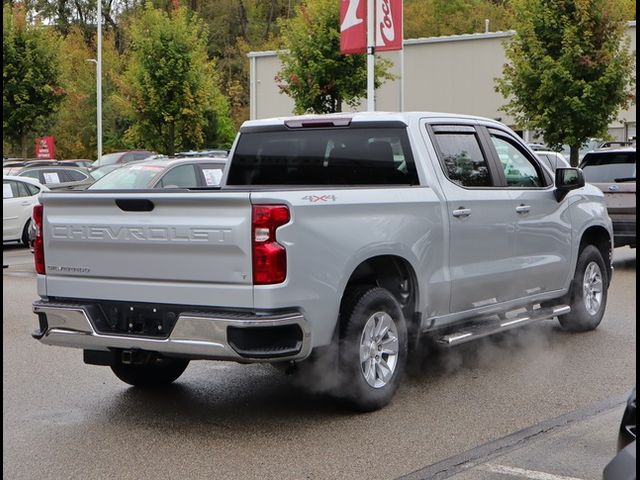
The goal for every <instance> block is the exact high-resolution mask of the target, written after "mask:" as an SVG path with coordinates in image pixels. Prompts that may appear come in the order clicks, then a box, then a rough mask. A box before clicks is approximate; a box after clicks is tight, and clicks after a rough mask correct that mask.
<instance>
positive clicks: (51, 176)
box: [44, 172, 60, 183]
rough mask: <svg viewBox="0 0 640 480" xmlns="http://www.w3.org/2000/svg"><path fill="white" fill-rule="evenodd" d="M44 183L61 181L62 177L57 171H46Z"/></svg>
mask: <svg viewBox="0 0 640 480" xmlns="http://www.w3.org/2000/svg"><path fill="white" fill-rule="evenodd" d="M44 183H60V177H59V176H58V174H57V173H55V172H49V173H45V174H44Z"/></svg>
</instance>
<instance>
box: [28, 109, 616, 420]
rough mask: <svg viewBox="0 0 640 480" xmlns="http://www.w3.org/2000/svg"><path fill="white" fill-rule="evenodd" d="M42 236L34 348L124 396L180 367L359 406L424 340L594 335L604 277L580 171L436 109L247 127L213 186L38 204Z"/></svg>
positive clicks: (174, 374)
mask: <svg viewBox="0 0 640 480" xmlns="http://www.w3.org/2000/svg"><path fill="white" fill-rule="evenodd" d="M186 173H187V172H185V174H186ZM34 220H35V223H36V226H37V236H36V240H35V247H34V250H35V252H34V253H35V255H34V256H35V263H36V271H37V274H38V275H37V285H38V294H39V296H40V299H39V300H37V301H36V302H35V303H34V304H33V311H34V312H35V313H36V314H37V316H38V321H39V327H38V329H37V330H36V331H35V332H34V333H33V336H34V337H35V338H36V339H38V340H39V341H40V342H42V343H44V344H47V345H57V346H64V347H73V348H79V349H82V350H83V355H84V361H85V362H86V363H89V364H95V365H105V366H109V367H110V368H111V369H112V370H113V372H114V373H115V375H117V376H118V377H119V378H120V379H121V380H123V381H124V382H126V383H129V384H131V385H134V386H149V385H160V384H167V383H170V382H173V381H174V380H176V379H177V378H178V377H179V376H180V375H181V374H182V373H183V371H184V370H185V368H186V367H187V364H188V363H189V361H191V360H231V361H237V362H241V363H252V362H268V363H271V364H274V365H276V366H281V367H285V368H283V369H286V370H289V371H292V372H298V374H299V375H302V374H303V375H312V374H313V375H321V376H324V378H325V379H327V380H329V379H334V380H335V381H334V382H333V387H332V388H333V391H334V392H336V393H337V394H338V395H340V396H341V397H342V398H344V399H346V400H347V401H348V402H350V403H351V404H352V405H353V406H354V407H356V408H357V409H360V410H373V409H377V408H381V407H382V406H384V405H386V404H387V403H388V402H389V401H390V399H391V398H392V396H393V394H394V392H395V391H396V389H397V388H398V384H399V381H400V379H401V376H402V373H403V370H404V368H405V365H406V362H407V358H408V357H409V355H410V354H412V352H414V351H415V352H418V351H419V349H420V348H422V346H424V345H426V344H428V345H433V342H434V341H435V342H438V343H439V344H440V345H443V346H455V345H458V344H461V343H464V342H467V341H470V340H473V339H476V338H480V337H484V336H486V335H491V334H495V333H498V332H503V331H505V330H509V329H512V328H516V327H520V326H523V325H527V324H530V323H531V322H536V321H540V320H543V319H551V318H554V317H557V319H558V320H559V322H560V325H561V326H562V327H563V328H564V329H566V330H570V331H577V332H579V331H586V330H592V329H595V328H596V327H597V326H598V324H599V323H600V321H601V319H602V317H603V314H604V311H605V306H606V301H607V288H608V286H609V283H610V279H611V274H612V266H611V255H612V245H613V240H612V239H613V233H612V225H611V220H610V218H609V216H608V215H607V210H606V205H605V202H604V199H603V194H602V192H601V191H600V190H599V189H598V188H596V187H595V186H592V185H589V184H585V182H584V178H583V176H582V172H581V170H579V169H575V168H559V169H557V170H556V171H555V172H552V171H551V170H549V169H548V167H546V166H545V165H544V164H543V163H542V162H540V160H539V159H538V158H537V157H536V156H535V154H534V153H533V152H532V151H531V150H530V149H529V148H528V147H527V146H526V144H525V143H523V141H522V140H521V139H520V138H519V137H518V136H517V135H516V134H514V132H513V131H511V130H510V129H509V128H507V127H506V126H504V125H502V124H501V123H498V122H495V121H492V120H488V119H485V118H479V117H471V116H460V115H449V114H440V113H424V112H423V113H420V112H413V113H352V114H337V115H330V116H297V117H291V118H278V119H270V120H259V121H248V122H245V123H244V124H243V126H242V127H241V129H240V132H239V133H238V136H237V138H236V140H235V142H234V145H233V147H232V150H231V152H230V163H229V165H228V168H227V169H226V171H225V173H224V177H223V179H222V183H221V186H220V187H206V188H203V187H199V188H192V189H181V188H167V189H160V190H158V189H156V190H119V191H91V190H89V191H84V192H73V193H71V192H70V193H66V192H65V193H49V192H45V193H44V194H43V195H42V197H41V204H40V205H39V206H37V207H36V208H35V210H34ZM421 338H422V339H425V338H427V339H429V341H428V342H426V341H422V342H421V341H420V339H421ZM318 366H320V368H315V367H318Z"/></svg>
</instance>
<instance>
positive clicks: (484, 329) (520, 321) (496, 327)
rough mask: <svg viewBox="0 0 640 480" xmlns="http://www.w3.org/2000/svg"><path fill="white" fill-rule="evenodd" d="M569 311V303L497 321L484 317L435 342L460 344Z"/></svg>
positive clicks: (450, 345) (450, 344) (451, 344)
mask: <svg viewBox="0 0 640 480" xmlns="http://www.w3.org/2000/svg"><path fill="white" fill-rule="evenodd" d="M570 311H571V307H569V305H558V306H555V307H550V308H538V309H534V310H528V311H526V312H524V313H521V314H519V315H517V316H515V317H514V318H511V319H504V320H500V321H498V322H496V321H491V320H487V319H484V320H482V321H478V322H476V323H471V324H469V325H467V326H466V327H465V328H462V329H460V330H458V331H455V332H450V333H447V334H446V335H442V336H440V337H437V338H436V342H437V343H438V344H440V345H444V346H446V347H453V346H454V345H460V344H462V343H466V342H469V341H471V340H476V339H478V338H482V337H487V336H489V335H494V334H496V333H501V332H506V331H507V330H511V329H513V328H518V327H522V326H524V325H529V324H531V323H534V322H537V321H539V320H547V319H550V318H553V317H556V316H558V315H564V314H565V313H569V312H570Z"/></svg>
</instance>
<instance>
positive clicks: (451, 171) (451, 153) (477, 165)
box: [435, 129, 493, 187]
mask: <svg viewBox="0 0 640 480" xmlns="http://www.w3.org/2000/svg"><path fill="white" fill-rule="evenodd" d="M435 138H436V142H437V145H438V149H439V150H440V155H441V157H442V163H443V165H444V168H445V173H446V174H447V177H449V179H450V180H451V181H452V182H453V183H455V184H457V185H460V186H462V187H491V186H493V183H492V181H491V176H490V174H489V166H488V165H487V161H486V159H485V157H484V154H483V153H482V149H481V148H480V143H479V141H478V137H477V136H476V134H475V131H471V129H470V130H469V131H466V130H465V131H460V132H458V131H443V132H439V131H437V130H436V131H435Z"/></svg>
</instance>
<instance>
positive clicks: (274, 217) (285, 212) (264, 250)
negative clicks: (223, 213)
mask: <svg viewBox="0 0 640 480" xmlns="http://www.w3.org/2000/svg"><path fill="white" fill-rule="evenodd" d="M252 213H253V215H252V229H251V230H252V234H253V238H252V243H253V284H254V285H270V284H274V283H282V282H284V280H285V279H286V278H287V251H286V250H285V248H284V247H283V246H282V245H280V244H279V243H278V242H276V229H277V228H278V227H280V226H282V225H284V224H285V223H287V222H289V220H290V219H291V215H290V214H289V207H287V206H286V205H254V206H253V212H252Z"/></svg>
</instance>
